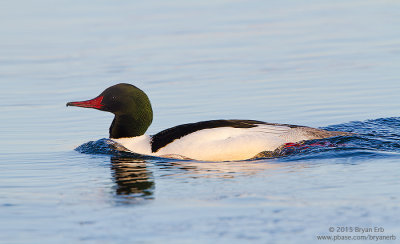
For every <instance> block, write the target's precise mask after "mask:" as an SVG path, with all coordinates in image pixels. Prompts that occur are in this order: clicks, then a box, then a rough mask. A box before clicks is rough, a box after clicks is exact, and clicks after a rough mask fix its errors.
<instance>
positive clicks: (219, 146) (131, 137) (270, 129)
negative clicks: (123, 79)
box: [67, 83, 349, 161]
mask: <svg viewBox="0 0 400 244" xmlns="http://www.w3.org/2000/svg"><path fill="white" fill-rule="evenodd" d="M67 106H76V107H83V108H94V109H98V110H102V111H107V112H111V113H113V114H114V115H115V117H114V120H113V121H112V123H111V127H110V131H109V133H110V139H111V140H113V141H115V142H117V143H118V144H120V145H122V146H123V147H125V148H127V149H128V150H130V151H132V152H135V153H138V154H144V155H151V156H158V157H163V156H165V157H171V156H172V157H174V156H177V157H181V158H188V159H194V160H204V161H235V160H246V159H250V158H253V157H254V156H256V155H257V154H259V153H261V152H265V151H274V150H275V149H277V148H279V147H281V146H282V145H285V144H286V143H297V142H300V141H304V140H312V139H323V138H328V137H333V136H342V135H348V134H349V133H347V132H340V131H327V130H322V129H316V128H311V127H307V126H299V125H288V124H275V123H266V122H262V121H256V120H209V121H202V122H197V123H190V124H183V125H178V126H175V127H172V128H169V129H166V130H163V131H161V132H159V133H157V134H155V135H145V132H146V130H147V128H148V127H149V126H150V124H151V122H152V120H153V110H152V107H151V103H150V100H149V98H148V97H147V95H146V94H145V93H144V92H143V91H142V90H140V89H139V88H137V87H136V86H134V85H131V84H125V83H121V84H117V85H114V86H111V87H109V88H107V89H106V90H104V91H103V92H102V93H101V94H100V95H99V96H97V97H95V98H94V99H91V100H87V101H79V102H69V103H67Z"/></svg>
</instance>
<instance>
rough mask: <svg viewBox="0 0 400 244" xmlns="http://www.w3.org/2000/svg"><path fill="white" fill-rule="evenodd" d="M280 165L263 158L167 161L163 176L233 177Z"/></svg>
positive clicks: (252, 173) (280, 165)
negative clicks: (166, 171)
mask: <svg viewBox="0 0 400 244" xmlns="http://www.w3.org/2000/svg"><path fill="white" fill-rule="evenodd" d="M271 161H272V160H271ZM282 167H284V165H282V164H277V163H272V162H271V163H270V162H266V161H265V160H263V161H257V160H255V161H237V162H200V161H175V162H169V168H170V169H171V170H170V172H169V173H168V174H165V175H164V176H173V177H179V176H185V177H191V178H235V177H238V176H249V175H254V174H257V173H259V172H261V171H264V170H275V169H279V168H282Z"/></svg>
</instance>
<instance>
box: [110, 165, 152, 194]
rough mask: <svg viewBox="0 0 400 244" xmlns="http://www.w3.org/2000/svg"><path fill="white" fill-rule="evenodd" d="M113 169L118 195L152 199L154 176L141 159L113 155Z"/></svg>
mask: <svg viewBox="0 0 400 244" xmlns="http://www.w3.org/2000/svg"><path fill="white" fill-rule="evenodd" d="M111 170H112V175H113V178H114V181H115V183H116V185H115V192H116V194H117V195H122V196H126V197H125V199H152V198H153V192H154V188H155V184H154V177H153V175H152V173H151V171H149V170H148V169H147V166H146V162H145V161H144V160H141V159H134V158H124V157H111Z"/></svg>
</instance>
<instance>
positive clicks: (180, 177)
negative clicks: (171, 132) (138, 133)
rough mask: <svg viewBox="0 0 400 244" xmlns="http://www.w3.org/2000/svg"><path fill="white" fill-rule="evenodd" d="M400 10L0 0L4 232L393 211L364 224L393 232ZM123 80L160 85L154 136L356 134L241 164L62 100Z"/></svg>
mask: <svg viewBox="0 0 400 244" xmlns="http://www.w3.org/2000/svg"><path fill="white" fill-rule="evenodd" d="M399 12H400V3H399V2H397V1H365V0H363V1H361V0H360V1H358V0H356V1H344V0H340V1H334V2H332V1H331V2H327V1H304V0H298V1H286V0H284V1H279V2H273V1H251V2H249V1H224V0H221V1H198V2H188V1H168V2H165V1H146V2H143V1H142V2H139V1H57V3H55V2H54V1H48V0H39V1H26V0H25V1H24V0H21V1H8V2H5V3H2V4H1V7H0V31H1V38H0V84H1V88H2V89H1V90H0V112H1V114H2V115H1V116H2V117H1V118H2V122H1V123H0V133H1V136H2V140H1V141H0V162H1V164H0V167H1V169H0V172H1V173H0V188H1V190H0V242H1V243H81V242H82V243H327V242H330V241H319V240H317V236H319V235H351V236H353V235H355V234H356V235H362V234H360V233H359V232H358V233H355V232H337V230H336V229H335V231H334V232H330V231H329V228H330V227H334V228H336V227H352V228H354V227H363V228H374V227H382V228H384V232H379V233H368V234H370V235H388V236H390V235H394V236H396V237H397V240H395V241H380V242H378V243H381V242H384V243H396V242H398V240H399V238H400V226H399V224H398V223H400V217H399V216H400V205H399V202H400V199H399V195H400V194H399V193H400V187H399V185H400V184H399V178H400V163H399V162H400V144H399V143H398V141H399V137H400V118H399V116H400V110H399V96H398V94H399V92H400V82H399V77H400V69H399V67H400V55H399V54H400V28H399V26H400V15H399V14H398V13H399ZM119 82H128V83H132V84H134V85H136V86H138V87H140V88H141V89H143V90H144V91H145V92H146V93H147V94H148V95H149V97H150V100H151V101H152V105H153V108H154V122H153V124H152V126H151V127H150V128H149V131H148V133H149V134H155V133H157V132H158V131H161V130H163V129H166V128H169V127H171V126H175V125H178V124H183V123H188V122H196V121H201V120H209V119H254V120H262V121H267V122H276V123H287V124H299V125H307V126H312V127H320V128H326V129H329V130H343V131H349V132H354V133H355V134H354V135H352V136H349V137H336V138H331V139H326V140H316V141H311V142H306V143H304V144H302V145H300V146H299V147H296V148H286V149H284V150H282V151H279V152H277V153H276V154H274V155H269V157H265V158H259V159H256V160H248V161H241V162H218V163H217V162H197V161H182V160H172V159H162V158H149V157H141V156H138V155H131V154H123V153H119V152H116V151H114V150H112V149H110V148H108V147H107V143H106V139H102V138H107V136H108V127H109V125H110V123H111V121H112V115H111V114H108V113H104V112H100V111H96V110H90V109H76V108H66V107H65V104H66V102H68V101H75V100H82V99H89V98H93V97H95V96H97V95H98V94H99V93H100V92H101V91H103V90H104V89H105V88H107V87H108V86H110V85H113V84H115V83H119ZM89 141H93V143H91V144H87V143H88V142H89ZM81 145H86V147H85V148H83V150H78V151H77V150H75V149H76V148H78V147H79V146H81ZM79 148H80V149H82V147H79ZM374 242H376V241H367V242H366V241H347V242H346V241H341V243H374Z"/></svg>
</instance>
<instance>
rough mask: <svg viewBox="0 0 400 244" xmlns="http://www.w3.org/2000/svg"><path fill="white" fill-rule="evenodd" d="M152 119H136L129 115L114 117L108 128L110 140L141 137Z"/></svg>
mask: <svg viewBox="0 0 400 244" xmlns="http://www.w3.org/2000/svg"><path fill="white" fill-rule="evenodd" d="M151 121H152V118H147V119H145V118H138V117H135V116H131V115H115V117H114V120H113V122H112V124H111V126H110V138H115V139H117V138H123V137H136V136H141V135H143V134H144V133H145V132H146V130H147V128H149V126H150V124H151Z"/></svg>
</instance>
